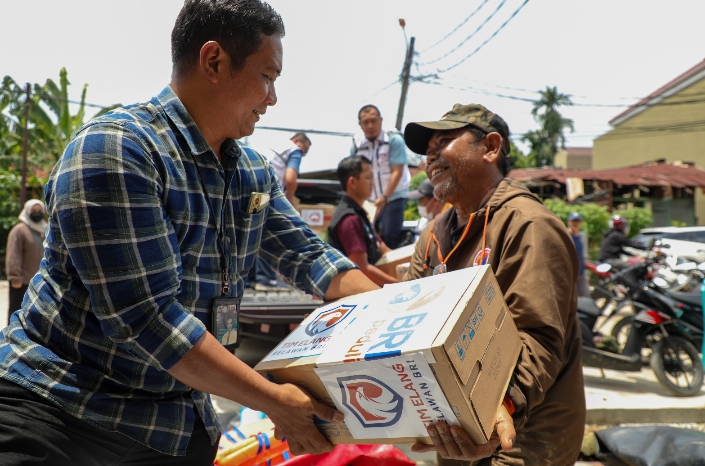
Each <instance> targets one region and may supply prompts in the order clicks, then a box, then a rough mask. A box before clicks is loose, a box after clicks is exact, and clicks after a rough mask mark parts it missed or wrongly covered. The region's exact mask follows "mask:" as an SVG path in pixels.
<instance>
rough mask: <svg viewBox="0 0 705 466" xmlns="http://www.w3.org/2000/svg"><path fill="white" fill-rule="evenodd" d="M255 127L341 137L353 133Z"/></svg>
mask: <svg viewBox="0 0 705 466" xmlns="http://www.w3.org/2000/svg"><path fill="white" fill-rule="evenodd" d="M255 129H266V130H270V131H285V132H290V133H299V132H301V133H311V134H325V135H328V136H341V137H352V136H354V135H355V134H354V133H347V132H344V131H324V130H319V129H300V128H283V127H280V126H257V127H256V128H255Z"/></svg>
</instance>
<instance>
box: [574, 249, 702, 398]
mask: <svg viewBox="0 0 705 466" xmlns="http://www.w3.org/2000/svg"><path fill="white" fill-rule="evenodd" d="M649 274H651V270H650V261H649V260H647V261H646V262H642V263H638V264H635V265H632V266H630V267H628V268H626V269H624V270H622V271H620V272H616V273H614V275H613V277H612V278H611V280H612V281H614V282H617V283H620V284H621V285H623V286H624V288H625V290H626V292H627V295H628V296H629V298H630V300H631V302H632V305H633V306H634V308H635V311H636V315H635V316H634V317H633V318H630V321H629V324H630V325H629V327H630V331H629V332H628V336H627V339H626V343H625V345H624V347H623V348H622V349H621V351H619V352H612V351H607V350H605V349H598V348H596V345H595V342H596V340H595V337H598V338H599V337H600V335H596V334H595V333H594V332H593V331H592V329H593V326H594V325H595V322H596V319H597V317H598V316H599V315H601V314H602V310H600V309H599V308H598V307H597V306H596V305H595V304H594V302H592V303H590V300H587V299H585V298H581V299H580V300H579V302H578V316H579V318H580V325H581V328H582V333H583V365H584V366H588V367H597V368H601V369H613V370H622V371H632V372H637V371H640V370H641V368H642V351H641V350H642V348H645V347H646V348H650V349H651V356H650V358H649V364H650V366H651V368H652V370H653V371H654V374H655V375H656V378H657V379H658V380H659V382H660V383H661V384H662V385H664V386H665V387H666V388H667V389H668V390H670V391H671V392H672V393H674V394H676V395H678V396H692V395H695V394H697V393H699V392H700V389H701V387H702V383H703V364H702V361H701V360H700V355H699V353H698V350H697V349H696V347H695V346H694V345H693V337H692V335H691V334H689V333H688V332H687V331H686V328H688V326H689V325H690V324H687V323H685V322H684V321H683V320H681V319H680V318H679V316H678V310H679V308H678V307H677V305H676V306H675V307H674V306H671V305H669V303H668V300H667V299H664V297H666V298H668V297H667V296H666V295H665V294H663V293H662V292H660V291H657V290H655V289H653V287H652V286H649V282H650V280H649ZM668 299H670V300H671V302H675V300H673V299H672V298H668ZM701 334H702V331H701ZM701 338H702V336H701Z"/></svg>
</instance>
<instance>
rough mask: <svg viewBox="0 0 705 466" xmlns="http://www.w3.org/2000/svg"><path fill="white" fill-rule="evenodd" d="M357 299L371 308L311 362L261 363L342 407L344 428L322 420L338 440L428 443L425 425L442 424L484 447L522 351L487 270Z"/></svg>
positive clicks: (387, 288)
mask: <svg viewBox="0 0 705 466" xmlns="http://www.w3.org/2000/svg"><path fill="white" fill-rule="evenodd" d="M359 297H360V298H364V299H365V300H366V301H367V304H366V305H364V304H362V302H360V303H359V304H358V305H357V307H356V309H357V308H359V313H357V314H356V315H355V316H354V319H353V320H351V321H349V322H348V324H347V326H346V327H345V328H344V329H342V328H341V329H340V331H336V333H335V334H334V335H331V338H330V339H329V340H327V341H326V342H325V343H326V345H325V347H324V348H323V349H322V351H321V353H319V354H318V355H316V356H315V359H313V358H306V359H307V360H302V359H300V360H289V361H280V362H279V363H278V364H276V363H275V361H269V362H268V361H267V358H269V356H268V357H267V358H265V360H264V361H263V363H261V364H260V365H258V366H257V367H256V368H255V369H257V370H260V371H262V370H264V369H266V372H267V373H269V374H270V377H271V378H272V379H273V380H275V381H276V382H291V383H300V384H302V385H303V386H305V387H306V388H308V389H309V390H310V391H311V392H312V393H313V394H314V396H316V397H317V398H318V399H319V400H321V401H324V402H327V403H329V404H334V405H335V406H336V407H337V408H338V409H339V410H340V411H342V412H343V413H344V414H345V423H344V424H341V425H338V426H336V425H332V424H319V428H320V429H321V431H322V432H323V433H324V434H325V435H326V436H327V437H328V438H329V439H330V440H331V442H332V443H336V444H338V443H413V442H416V441H422V442H426V443H430V439H429V438H428V437H427V434H426V429H425V425H426V424H428V423H433V422H436V421H439V420H446V421H447V422H448V423H449V424H456V425H457V424H459V425H460V426H462V427H463V428H464V429H465V430H466V431H467V432H468V434H469V435H470V437H471V438H472V439H473V441H474V442H476V443H486V442H487V441H488V439H489V437H490V436H491V435H492V430H493V428H494V422H495V420H496V417H497V413H498V410H499V407H500V404H501V402H502V399H503V397H504V394H505V392H506V387H507V385H508V383H509V379H510V377H511V374H512V372H513V370H514V366H515V364H516V360H517V357H518V355H519V351H520V349H521V340H520V339H519V335H518V332H517V330H516V326H515V325H514V321H513V320H512V317H511V315H510V314H509V312H508V310H507V307H506V305H505V303H504V301H503V299H502V294H501V291H500V290H499V287H498V285H497V282H496V280H495V278H494V275H493V274H492V271H491V269H490V267H489V266H482V267H473V268H468V269H464V270H459V271H456V272H451V273H446V274H441V275H436V276H433V277H427V278H423V279H419V280H414V281H409V282H405V283H399V284H394V285H387V286H385V287H384V288H383V289H381V290H378V291H374V292H370V293H365V294H364V295H359ZM353 298H354V297H353ZM317 315H319V314H317ZM317 318H318V317H317ZM307 320H308V319H307ZM342 330H344V331H342ZM287 340H289V339H288V338H287V339H286V340H284V342H282V344H285V343H286V342H287ZM280 346H282V345H280ZM277 348H279V347H277ZM276 351H277V349H276V348H275V350H273V353H274V352H276ZM272 363H275V364H274V365H272Z"/></svg>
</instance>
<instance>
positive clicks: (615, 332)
mask: <svg viewBox="0 0 705 466" xmlns="http://www.w3.org/2000/svg"><path fill="white" fill-rule="evenodd" d="M632 322H634V316H626V317H624V318H622V319H620V320H618V321H617V322H616V323H615V324H614V327H612V332H610V333H611V334H612V336H613V337H614V339H615V340H617V343H619V348H620V350H621V349H623V348H624V345H626V344H627V338H629V332H631V330H632Z"/></svg>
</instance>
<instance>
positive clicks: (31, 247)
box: [5, 199, 47, 323]
mask: <svg viewBox="0 0 705 466" xmlns="http://www.w3.org/2000/svg"><path fill="white" fill-rule="evenodd" d="M45 216H46V208H45V207H44V203H43V202H42V201H39V200H37V199H31V200H29V201H27V202H25V205H24V209H22V213H20V215H19V216H18V218H19V219H20V221H19V223H17V225H15V226H14V227H12V230H10V235H9V236H8V237H7V251H6V256H5V272H6V273H7V279H8V280H9V282H10V308H9V310H8V313H7V322H8V323H9V322H10V316H11V315H12V313H13V312H15V311H16V310H18V309H19V308H21V307H22V299H23V298H24V294H25V292H26V291H27V286H28V285H29V281H30V280H31V279H32V277H33V276H34V274H35V273H37V271H38V270H39V263H40V262H41V261H42V257H44V246H43V243H44V234H45V231H46V227H47V222H46V220H45V218H44V217H45Z"/></svg>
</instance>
